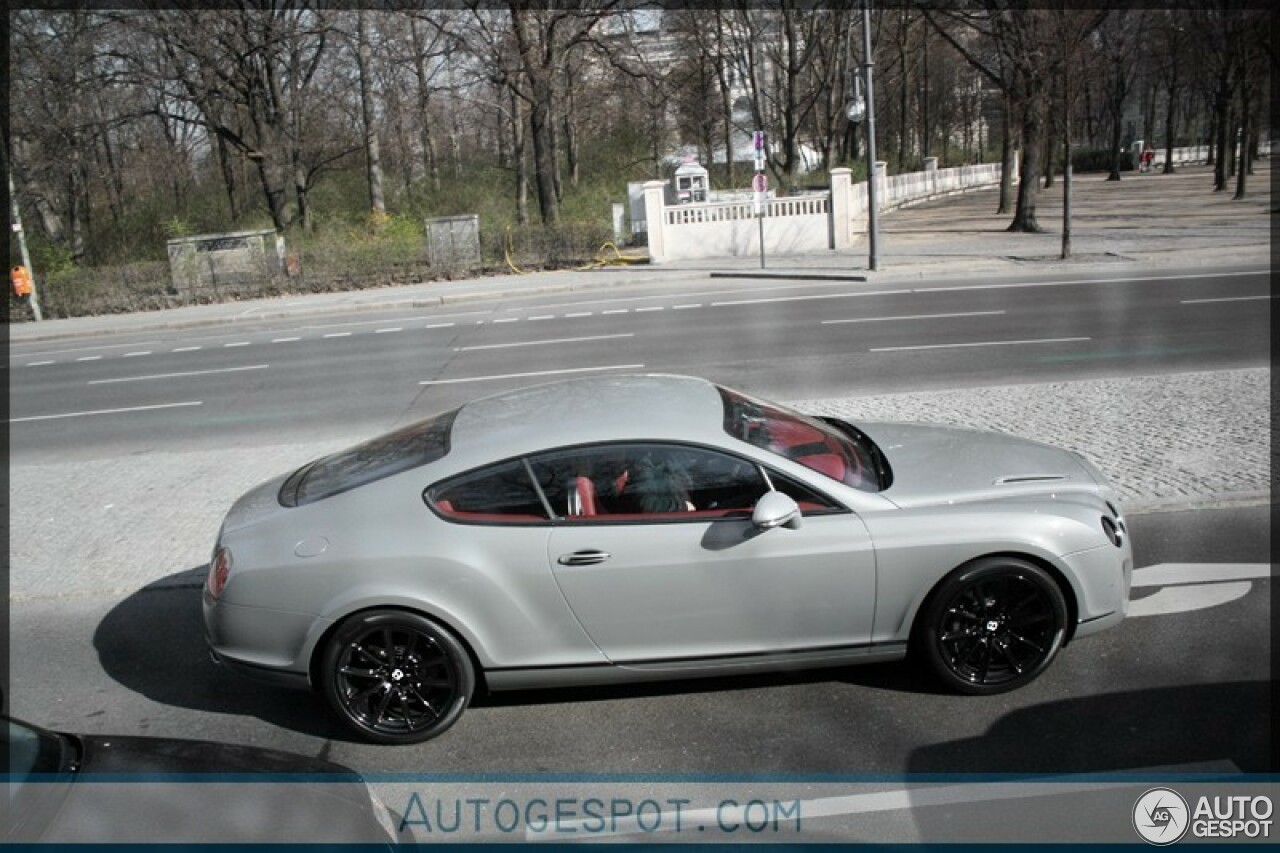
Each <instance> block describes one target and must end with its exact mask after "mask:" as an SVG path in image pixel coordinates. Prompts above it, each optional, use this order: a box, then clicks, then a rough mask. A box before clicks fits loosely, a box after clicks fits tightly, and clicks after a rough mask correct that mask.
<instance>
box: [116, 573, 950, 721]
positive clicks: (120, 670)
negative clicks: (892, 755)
mask: <svg viewBox="0 0 1280 853" xmlns="http://www.w3.org/2000/svg"><path fill="white" fill-rule="evenodd" d="M207 573H208V566H207V565H204V566H197V567H195V568H192V569H188V570H186V571H182V572H178V573H175V574H173V575H170V576H168V577H165V578H162V579H160V580H158V581H155V582H153V583H151V584H148V585H147V586H145V587H143V588H142V589H140V590H138V591H137V592H135V593H133V594H132V595H130V596H128V597H127V598H125V599H124V600H123V601H121V602H120V603H119V604H117V605H116V606H115V607H113V608H112V609H111V610H110V611H109V612H108V613H107V614H106V615H105V616H104V617H103V619H102V621H101V622H100V623H99V624H98V627H97V629H96V630H95V631H94V635H93V645H94V649H95V650H96V651H97V653H98V660H99V663H100V664H101V666H102V669H103V671H104V672H105V673H106V674H107V675H108V676H109V677H110V678H112V679H114V680H115V681H116V682H117V683H119V684H120V685H122V686H123V687H126V688H128V689H129V690H132V691H134V692H136V693H138V694H140V695H142V696H145V697H146V698H148V699H150V700H152V701H154V702H158V703H161V704H164V705H172V706H174V707H179V708H190V709H192V710H196V711H203V712H207V713H215V714H229V715H234V716H247V717H254V718H257V719H260V720H262V721H263V722H267V723H270V724H272V725H275V726H279V727H281V728H285V729H290V730H293V731H296V732H299V733H302V734H307V735H312V736H314V737H319V738H325V739H329V740H336V741H342V742H350V743H359V742H361V741H360V739H359V738H358V737H355V736H354V735H352V734H351V733H350V732H348V731H347V729H346V728H345V727H344V726H343V725H342V724H341V723H340V722H339V721H338V719H337V718H336V717H335V716H334V715H333V714H332V712H331V711H330V709H329V707H328V706H327V705H326V704H325V702H324V700H323V699H322V698H321V697H319V696H317V695H316V694H314V693H312V692H311V691H306V690H290V689H288V688H284V687H278V686H275V685H271V684H265V683H259V682H256V681H253V680H250V679H248V678H245V677H243V676H241V675H239V674H237V673H234V672H231V671H229V670H227V669H225V668H224V667H221V666H218V665H217V664H215V663H213V661H212V660H211V659H210V658H209V651H208V647H207V646H206V645H205V641H204V622H203V618H202V616H201V611H200V590H201V587H202V586H203V584H204V580H205V577H206V575H207ZM824 682H839V683H842V684H848V685H853V686H864V687H869V688H873V689H880V690H886V691H891V692H901V693H936V692H941V691H939V690H938V689H937V688H936V687H935V686H934V684H933V682H932V681H931V679H929V678H928V677H927V675H924V674H922V673H921V672H920V671H919V668H918V667H913V666H911V665H910V664H909V663H907V662H899V663H886V664H868V665H864V666H852V667H839V668H832V669H816V670H786V669H779V670H777V671H774V672H765V673H754V674H751V675H729V676H717V677H711V678H694V679H688V680H682V681H661V682H639V683H633V684H617V685H599V686H580V687H557V688H540V689H530V690H514V691H507V692H501V693H488V692H485V691H483V690H481V691H477V693H476V696H475V698H474V699H473V700H472V703H471V705H472V707H473V708H476V709H482V708H486V707H490V708H499V707H513V706H520V705H553V704H560V703H567V702H574V703H577V702H608V701H613V700H620V699H633V698H641V697H657V696H681V695H688V694H698V693H724V692H732V691H735V690H756V689H760V688H767V687H778V686H786V685H804V684H820V683H824Z"/></svg>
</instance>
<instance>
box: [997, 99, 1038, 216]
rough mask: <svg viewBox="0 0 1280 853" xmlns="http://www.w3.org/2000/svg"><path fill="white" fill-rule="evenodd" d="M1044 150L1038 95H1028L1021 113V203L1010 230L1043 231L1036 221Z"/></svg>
mask: <svg viewBox="0 0 1280 853" xmlns="http://www.w3.org/2000/svg"><path fill="white" fill-rule="evenodd" d="M1043 151H1044V117H1043V116H1042V115H1041V114H1040V107H1039V104H1038V103H1037V102H1036V99H1035V98H1028V99H1027V103H1026V104H1025V105H1024V109H1023V113H1022V173H1021V175H1020V176H1019V179H1018V206H1017V208H1016V209H1015V210H1014V213H1013V222H1011V223H1010V224H1009V227H1008V229H1006V230H1008V231H1022V232H1030V233H1040V232H1042V231H1043V230H1044V229H1043V228H1041V227H1040V224H1039V222H1037V221H1036V193H1038V192H1039V191H1040V157H1041V154H1042V153H1043Z"/></svg>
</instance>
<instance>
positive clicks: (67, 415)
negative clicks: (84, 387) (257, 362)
mask: <svg viewBox="0 0 1280 853" xmlns="http://www.w3.org/2000/svg"><path fill="white" fill-rule="evenodd" d="M202 405H204V404H203V403H202V402H200V401H195V402H191V403H161V404H159V405H156V406H132V407H130V408H127V409H94V410H92V411H88V412H65V413H64V414H61V415H33V416H32V417H29V418H9V423H11V424H20V423H26V422H28V421H53V420H57V419H59V418H83V417H86V416H88V415H118V414H125V413H128V412H151V411H155V410H157V409H180V408H183V407H185V406H202Z"/></svg>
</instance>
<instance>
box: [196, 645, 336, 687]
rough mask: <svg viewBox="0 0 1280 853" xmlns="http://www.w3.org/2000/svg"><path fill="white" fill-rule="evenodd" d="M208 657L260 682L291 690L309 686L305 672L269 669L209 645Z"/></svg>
mask: <svg viewBox="0 0 1280 853" xmlns="http://www.w3.org/2000/svg"><path fill="white" fill-rule="evenodd" d="M209 659H210V660H211V661H213V662H214V663H215V664H217V665H218V666H220V667H223V668H225V669H227V670H229V671H231V672H234V673H236V674H237V675H241V676H244V677H245V678H248V679H250V680H252V681H257V682H259V683H261V684H270V685H272V686H275V687H287V688H289V689H291V690H308V689H310V687H311V681H310V679H309V678H308V677H307V675H306V673H302V672H292V671H289V670H283V669H269V668H267V667H265V666H259V665H257V664H252V663H246V662H244V661H241V660H235V659H234V658H229V657H227V656H226V655H223V654H219V653H218V652H217V651H216V650H214V648H213V647H212V646H210V647H209Z"/></svg>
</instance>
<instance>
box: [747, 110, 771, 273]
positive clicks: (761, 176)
mask: <svg viewBox="0 0 1280 853" xmlns="http://www.w3.org/2000/svg"><path fill="white" fill-rule="evenodd" d="M752 142H753V144H754V146H755V152H756V173H755V176H754V177H752V179H751V189H752V191H753V192H754V193H755V207H756V210H755V213H756V221H757V222H759V223H760V269H764V215H765V211H766V210H767V209H768V205H769V176H768V175H767V174H765V171H764V157H765V147H764V131H763V130H757V131H755V132H754V133H753V134H752Z"/></svg>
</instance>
